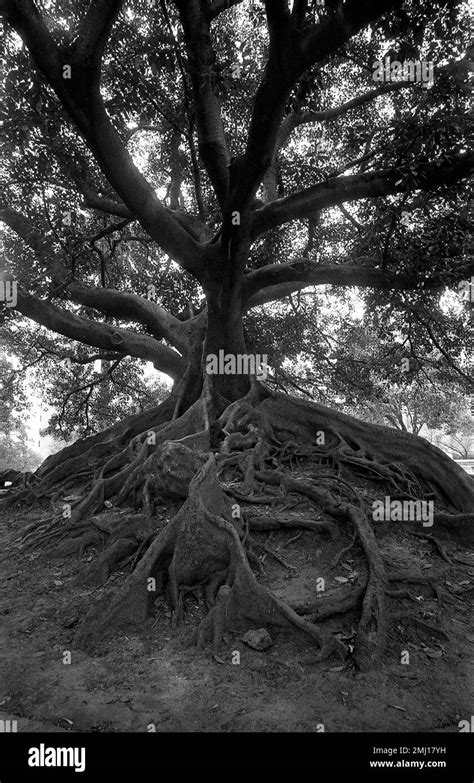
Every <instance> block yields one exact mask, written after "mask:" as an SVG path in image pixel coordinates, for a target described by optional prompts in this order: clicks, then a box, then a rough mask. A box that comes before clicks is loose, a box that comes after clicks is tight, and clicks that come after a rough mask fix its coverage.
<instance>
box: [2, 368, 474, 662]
mask: <svg viewBox="0 0 474 783" xmlns="http://www.w3.org/2000/svg"><path fill="white" fill-rule="evenodd" d="M180 399H181V398H180V397H176V395H175V397H174V401H173V403H172V404H171V403H168V404H163V405H162V406H160V408H157V409H156V410H155V411H152V412H147V414H146V415H145V414H140V415H139V416H136V417H131V418H130V419H129V420H127V422H124V423H123V424H121V425H117V426H116V427H112V428H110V430H108V431H107V432H106V433H102V434H101V435H100V436H94V437H93V438H89V439H87V440H86V441H84V442H82V443H77V444H74V445H73V446H71V447H69V448H68V449H66V450H64V451H63V452H62V453H60V455H55V456H54V457H51V458H49V459H48V460H46V462H45V463H44V464H43V465H42V466H41V468H40V469H39V470H38V471H37V474H36V476H34V477H30V486H29V487H27V488H26V489H24V490H23V492H24V495H23V497H29V498H30V499H31V498H33V497H34V498H36V499H39V498H41V497H49V498H51V501H52V505H53V508H54V509H55V510H56V513H55V515H54V516H53V517H49V518H47V519H44V518H43V519H42V520H39V521H38V522H37V523H35V524H34V525H32V526H29V527H28V528H27V529H26V530H25V531H24V536H23V540H22V543H23V546H25V547H37V546H42V547H45V546H47V547H48V548H49V552H48V554H49V556H65V555H66V554H78V555H79V556H82V554H83V553H84V551H85V550H86V549H87V547H90V546H99V545H100V546H102V544H103V543H104V541H106V547H105V548H104V550H103V552H102V553H101V555H100V556H99V557H98V558H97V559H96V560H94V561H93V562H92V563H91V564H90V566H87V568H86V569H85V570H84V572H83V573H82V574H81V582H82V583H85V584H87V585H89V586H98V585H102V584H104V583H105V582H106V581H107V579H108V578H109V576H110V574H111V573H113V571H114V570H115V569H116V568H119V567H122V568H123V567H124V564H126V565H127V567H129V565H130V564H131V569H132V570H131V573H130V575H129V576H128V578H127V579H126V581H125V582H124V583H123V584H122V585H121V586H120V587H118V588H117V589H116V592H115V594H114V596H113V597H112V599H105V598H104V599H103V600H102V601H101V602H100V604H99V605H98V606H97V607H96V608H95V609H94V610H93V611H92V612H91V613H90V616H88V618H87V620H86V621H85V623H84V624H83V625H82V626H81V628H80V629H79V631H78V633H77V639H76V641H77V642H78V643H80V644H84V645H87V644H90V643H92V644H93V643H95V642H97V641H98V640H100V639H102V637H103V635H104V634H105V633H106V632H108V631H112V630H113V629H114V628H116V627H118V626H120V625H123V624H129V623H137V622H143V621H144V620H145V618H146V617H147V616H149V615H152V614H153V611H154V601H155V599H156V597H157V594H159V593H160V592H163V591H165V590H166V591H167V594H168V600H169V602H170V604H171V606H172V608H173V617H172V622H173V625H176V624H177V623H178V622H179V621H180V620H181V619H182V617H183V613H184V608H185V602H184V596H185V594H186V593H187V592H189V591H192V590H195V589H196V588H198V587H199V588H200V589H203V590H204V593H205V597H206V603H207V605H208V607H209V612H208V614H207V615H206V616H205V617H204V619H203V621H202V623H201V624H200V626H199V627H198V628H197V629H196V631H195V633H194V641H195V642H196V643H197V644H199V645H202V644H206V643H208V642H212V643H213V644H214V645H218V644H219V642H220V640H221V638H222V634H223V633H224V631H225V629H226V628H236V627H237V626H240V627H242V628H246V627H248V626H249V624H250V625H259V626H261V625H266V624H270V625H276V626H280V627H288V628H293V629H296V630H299V631H300V632H302V633H304V634H306V635H307V636H309V637H310V638H311V639H313V640H314V641H315V642H316V643H317V644H318V646H319V648H320V658H323V657H326V656H327V655H329V654H331V653H332V652H337V653H342V652H343V650H342V645H341V644H340V643H338V642H337V641H336V640H335V639H334V638H333V637H332V636H331V635H328V633H327V632H325V631H324V630H323V629H321V627H320V626H319V625H316V624H315V623H320V622H321V621H323V620H325V619H326V618H328V617H331V616H334V615H336V614H343V613H345V612H348V611H353V610H357V611H360V620H359V624H358V628H357V632H356V637H355V644H354V650H353V659H354V662H355V665H356V667H357V668H358V669H360V670H367V669H369V668H372V667H374V666H377V665H379V663H380V661H381V658H382V655H383V651H384V647H385V643H386V639H387V630H388V625H389V615H388V612H387V607H386V600H387V597H388V596H390V595H391V596H392V597H402V595H401V592H402V591H400V590H398V591H394V590H393V589H392V588H391V583H392V582H394V581H401V582H404V583H406V584H410V582H415V581H416V582H421V583H423V582H424V583H426V584H429V585H430V586H431V587H432V589H433V590H434V591H435V593H436V595H437V597H438V599H439V598H440V596H439V589H438V587H437V585H436V583H435V582H434V581H433V580H432V579H429V578H423V577H417V576H415V575H409V574H396V573H395V574H393V573H392V574H391V573H389V574H388V575H387V574H386V572H385V566H384V563H383V560H382V556H381V553H380V551H379V548H378V546H377V542H376V538H375V535H374V531H373V530H372V526H371V523H370V521H369V520H370V513H369V509H368V507H367V506H366V505H364V501H363V499H362V498H361V496H360V494H359V493H358V492H357V491H356V489H355V488H354V486H353V476H354V475H358V476H363V477H364V479H365V480H369V481H371V482H372V486H376V487H377V488H378V492H379V494H382V496H383V494H385V495H389V496H390V497H391V498H393V499H395V498H410V499H427V498H430V499H434V502H435V504H436V505H435V515H434V524H435V528H437V530H438V531H440V532H442V531H446V530H449V532H450V534H452V535H454V536H456V535H457V536H458V540H461V541H462V542H464V541H465V540H466V539H467V538H469V536H471V537H472V521H473V516H472V513H471V509H472V507H473V506H474V484H473V483H472V480H471V479H470V478H469V477H468V476H467V475H466V474H463V471H461V469H459V468H458V467H457V466H456V465H455V463H453V462H452V461H451V460H449V459H448V458H447V457H446V456H445V455H444V454H443V453H442V452H439V451H438V450H437V449H434V448H433V447H431V446H429V444H427V443H426V442H425V441H423V440H422V439H420V438H414V437H412V436H408V435H405V434H403V433H398V432H397V431H395V430H391V429H389V428H383V427H376V426H374V425H371V424H368V423H366V422H358V421H357V420H355V419H352V418H351V417H348V416H344V415H343V414H340V413H338V412H336V411H332V410H329V409H327V408H325V407H324V406H321V405H317V404H315V403H307V402H305V401H301V400H294V399H291V398H288V397H286V396H284V395H279V394H270V393H269V392H268V391H267V390H265V389H264V388H263V387H261V386H260V385H259V384H256V383H252V384H251V387H250V391H249V393H248V394H247V395H246V397H244V398H243V399H241V400H238V401H236V402H234V403H232V404H231V405H226V404H225V402H224V401H223V400H222V399H220V398H218V397H213V396H212V394H211V389H210V385H209V382H208V381H206V382H205V383H204V387H203V392H202V395H201V398H200V399H198V400H197V401H196V402H195V403H194V404H193V405H191V406H190V407H189V408H188V409H187V410H186V411H185V412H184V413H183V414H182V415H174V414H177V413H178V409H179V405H180V403H179V400H180ZM170 406H171V407H170ZM61 454H62V457H61ZM283 464H285V465H287V466H288V468H289V469H290V470H291V468H292V467H295V468H297V467H300V468H301V466H302V465H304V466H308V465H313V466H315V470H314V471H313V474H312V476H311V478H308V477H305V478H302V477H295V476H294V475H291V473H290V472H289V470H288V469H286V470H284V471H283V470H278V469H275V468H280V467H281V465H283ZM323 465H324V469H322V466H323ZM328 470H330V471H331V472H328ZM79 476H81V477H82V478H84V477H87V478H88V480H89V481H90V483H89V485H88V487H87V489H86V492H85V493H84V494H83V495H82V496H77V495H75V496H74V500H73V501H72V503H71V504H70V506H69V508H70V511H71V515H70V518H67V519H64V518H63V515H62V508H63V506H64V503H65V502H67V501H66V500H65V497H64V490H65V488H66V487H70V486H76V485H75V483H74V482H75V481H77V480H78V478H79ZM447 477H448V478H447ZM28 493H30V494H28ZM18 497H19V496H16V498H15V500H18ZM66 497H67V496H66ZM164 498H173V499H179V500H183V501H184V503H183V505H182V506H181V508H180V510H179V511H178V513H177V514H176V515H175V516H174V518H173V519H172V520H171V521H170V522H169V523H168V524H167V525H166V526H165V527H164V528H162V529H160V530H157V526H156V525H155V519H154V510H155V505H156V504H157V503H159V502H161V501H162V500H163V499H164ZM301 498H304V499H305V504H306V505H307V506H310V507H312V506H316V509H315V510H314V511H313V509H312V508H311V511H306V510H305V512H304V513H301V514H295V513H287V509H288V508H289V507H291V506H295V505H297V504H298V503H299V502H301ZM236 500H237V501H239V503H241V504H245V506H249V505H250V506H251V505H267V506H269V507H270V508H272V509H273V508H274V507H275V506H277V505H278V506H280V505H283V507H284V509H281V510H280V511H279V512H278V513H273V511H270V512H269V511H267V512H266V513H263V514H259V513H256V512H254V511H250V510H246V511H245V512H244V511H243V510H242V513H240V506H239V505H237V507H238V508H239V513H238V514H235V505H236V504H235V501H236ZM10 502H15V501H14V500H13V501H11V500H10ZM127 504H128V505H129V506H130V505H132V506H134V507H135V508H138V509H139V510H141V512H142V513H141V514H139V515H137V514H135V515H132V514H128V515H127V516H126V517H123V518H121V519H119V518H118V517H117V516H116V515H115V516H114V514H112V515H111V519H110V520H109V519H108V518H107V515H103V516H101V517H98V516H97V514H98V513H99V512H100V511H102V509H103V508H104V506H107V507H109V508H110V507H114V508H118V507H121V506H124V505H127ZM319 509H321V510H322V511H323V512H324V514H325V515H329V516H330V517H331V518H332V520H334V521H330V520H327V519H326V518H325V519H318V518H317V516H318V510H319ZM341 525H344V526H347V527H348V528H349V531H350V533H353V537H352V540H351V542H350V544H349V545H348V546H346V547H344V548H343V549H341V550H340V551H339V553H338V554H337V555H336V556H335V557H334V558H333V560H332V563H331V567H334V566H335V565H336V564H337V562H339V561H340V559H341V557H343V555H344V554H345V553H346V552H348V551H349V550H350V549H351V548H352V547H354V545H355V544H356V542H359V545H360V547H361V549H362V552H363V554H364V556H365V560H366V562H367V577H366V579H365V580H364V579H362V580H359V581H358V582H357V583H356V584H353V585H351V586H350V588H349V590H348V589H347V586H346V588H345V589H344V590H342V591H341V590H337V591H336V593H335V594H332V593H331V592H329V593H327V594H325V595H324V596H321V597H318V598H315V599H314V600H312V601H308V602H306V603H304V604H294V605H292V606H291V607H290V606H288V605H287V604H285V603H284V602H283V601H281V600H279V599H277V598H276V597H275V596H274V595H272V594H271V593H270V592H269V591H268V590H267V589H266V588H265V587H263V586H262V585H261V584H259V582H258V581H257V579H256V577H255V575H254V572H253V570H252V569H254V570H255V571H257V572H260V571H261V570H262V563H261V560H260V559H259V558H258V557H257V555H256V552H255V550H256V549H260V550H262V551H264V552H266V553H267V554H269V555H271V556H272V557H273V558H275V559H276V560H277V561H278V562H279V563H280V564H282V565H283V566H284V567H285V568H287V569H290V570H296V568H295V566H292V565H291V564H290V563H287V562H286V561H285V560H284V559H283V558H281V557H280V556H279V555H278V554H277V553H276V552H274V551H273V550H271V549H270V548H268V547H267V546H266V545H264V544H261V543H260V542H258V541H257V540H256V538H255V537H252V536H250V535H249V531H252V532H253V533H255V534H256V535H258V533H259V532H262V531H266V530H277V529H281V530H290V531H295V530H311V531H313V532H316V533H325V534H328V535H329V537H330V538H331V539H335V538H336V537H337V536H339V530H340V526H341ZM415 534H416V533H415ZM416 535H419V536H420V537H422V538H426V539H427V540H430V541H431V542H432V543H433V544H434V545H435V546H436V547H437V550H438V552H439V554H440V555H441V556H442V557H443V558H444V559H445V560H447V562H450V559H449V558H448V556H447V555H446V552H445V550H444V549H443V547H442V545H441V544H440V543H439V542H438V541H437V540H436V539H434V538H433V537H432V536H431V535H428V534H426V533H419V534H416ZM296 538H297V536H293V537H292V538H291V539H290V541H295V540H296ZM288 543H289V542H288ZM51 547H53V549H51Z"/></svg>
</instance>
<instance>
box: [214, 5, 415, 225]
mask: <svg viewBox="0 0 474 783" xmlns="http://www.w3.org/2000/svg"><path fill="white" fill-rule="evenodd" d="M401 4H402V0H348V1H347V2H346V3H344V5H343V6H339V7H338V9H337V11H335V12H334V13H332V14H331V15H330V16H328V17H326V18H324V19H323V20H322V21H321V22H320V23H319V24H317V25H315V26H313V27H312V28H310V29H309V30H306V31H303V32H301V31H299V30H295V29H294V28H293V27H292V24H291V21H292V20H291V16H290V13H289V9H288V4H287V2H286V0H266V2H265V8H266V12H267V22H268V29H269V34H270V47H269V55H268V62H267V65H266V67H265V71H264V74H263V78H262V81H261V83H260V86H259V88H258V90H257V93H256V96H255V102H254V108H253V112H252V119H251V122H250V129H249V134H248V141H247V147H246V150H245V154H244V156H243V157H242V159H241V160H240V162H239V163H240V165H239V169H238V172H237V174H238V176H237V177H236V182H235V183H232V182H231V184H232V191H231V193H230V194H229V199H228V201H229V204H228V206H226V213H227V220H228V216H229V215H230V214H232V212H234V211H235V210H239V211H243V210H245V209H248V208H249V206H250V204H251V202H252V199H253V197H254V195H255V193H256V190H257V188H258V186H259V184H260V182H261V181H262V178H263V176H264V174H265V171H266V170H267V169H268V167H269V166H271V164H272V160H273V156H274V153H275V149H276V145H277V141H278V134H279V128H280V123H281V119H282V117H283V113H284V109H285V105H286V102H287V99H288V97H289V95H290V92H291V89H292V87H293V85H294V84H295V82H296V81H297V80H298V79H299V78H300V77H301V75H302V74H303V73H304V71H306V70H307V69H308V68H309V67H310V66H312V65H314V64H315V63H317V62H321V61H323V60H324V59H325V58H327V57H328V56H330V55H332V54H334V53H335V52H336V51H337V50H338V49H339V48H340V47H341V46H342V45H343V44H345V43H347V41H348V40H349V39H350V38H351V37H352V36H353V35H355V34H356V33H357V32H359V30H362V29H363V28H364V27H366V25H367V24H369V23H370V22H373V21H375V20H377V19H378V18H379V17H380V16H382V15H383V14H384V13H385V12H387V11H389V10H391V9H392V8H394V7H397V6H400V5H401Z"/></svg>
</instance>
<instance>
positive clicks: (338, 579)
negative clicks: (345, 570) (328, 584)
mask: <svg viewBox="0 0 474 783" xmlns="http://www.w3.org/2000/svg"><path fill="white" fill-rule="evenodd" d="M334 580H335V581H336V582H348V581H349V580H348V579H346V577H345V576H335V577H334Z"/></svg>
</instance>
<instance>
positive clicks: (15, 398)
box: [0, 358, 41, 473]
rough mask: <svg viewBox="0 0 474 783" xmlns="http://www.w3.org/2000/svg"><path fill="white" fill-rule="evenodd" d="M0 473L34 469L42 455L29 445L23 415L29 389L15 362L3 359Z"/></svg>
mask: <svg viewBox="0 0 474 783" xmlns="http://www.w3.org/2000/svg"><path fill="white" fill-rule="evenodd" d="M0 395H1V396H0V421H1V425H2V428H1V432H0V454H1V459H0V473H4V472H6V471H11V470H13V471H21V472H24V471H31V470H34V469H35V468H37V467H38V465H39V464H40V462H41V457H40V456H39V454H36V453H35V451H34V450H33V449H32V448H31V446H29V445H28V433H27V430H26V426H25V424H24V422H23V421H22V419H21V418H20V415H21V413H24V411H25V410H26V409H27V408H28V401H27V399H26V396H25V390H24V388H22V384H21V382H20V380H19V377H18V374H17V372H16V371H15V370H14V368H13V365H12V364H11V362H9V361H7V360H6V359H3V358H2V359H0Z"/></svg>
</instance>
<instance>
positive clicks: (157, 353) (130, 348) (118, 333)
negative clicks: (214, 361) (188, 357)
mask: <svg viewBox="0 0 474 783" xmlns="http://www.w3.org/2000/svg"><path fill="white" fill-rule="evenodd" d="M14 309H15V310H18V312H20V313H22V315H24V316H26V317H27V318H31V319H32V320H33V321H35V322H36V323H37V324H41V325H42V326H45V327H46V328H47V329H51V330H52V331H53V332H56V333H58V334H62V335H64V337H68V338H70V339H72V340H78V341H79V342H81V343H85V344H86V345H93V346H95V347H96V348H101V349H102V350H105V351H114V352H120V353H124V354H128V355H129V356H135V357H136V358H138V359H144V360H145V361H149V362H152V363H153V365H154V367H155V368H156V369H157V370H160V371H161V372H164V373H166V374H167V375H169V376H170V377H171V378H173V379H174V380H177V379H178V378H179V377H180V376H181V374H182V373H183V372H184V368H185V364H184V362H183V359H182V358H181V356H180V355H179V354H178V353H176V352H175V351H173V350H172V349H171V348H168V346H166V345H163V344H162V343H159V342H157V341H156V340H154V339H153V338H152V337H148V336H147V335H143V334H135V333H134V332H130V331H129V330H127V329H119V328H115V327H111V326H108V325H106V324H99V323H94V322H93V321H89V320H88V319H87V318H82V317H81V316H78V315H75V314H74V313H71V312H70V311H69V310H62V309H61V308H59V307H56V306H55V305H53V304H51V302H47V301H45V300H41V299H38V298H37V297H34V296H29V295H28V294H23V293H22V292H20V291H19V292H18V295H17V304H16V306H15V308H14Z"/></svg>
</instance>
